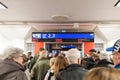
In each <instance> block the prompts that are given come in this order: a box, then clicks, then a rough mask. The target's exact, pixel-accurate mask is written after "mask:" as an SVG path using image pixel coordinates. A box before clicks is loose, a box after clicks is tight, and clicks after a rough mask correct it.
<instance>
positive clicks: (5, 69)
mask: <svg viewBox="0 0 120 80" xmlns="http://www.w3.org/2000/svg"><path fill="white" fill-rule="evenodd" d="M26 61H27V58H26V57H25V55H24V54H23V50H22V49H20V48H16V47H9V48H6V49H5V51H4V60H3V61H2V62H0V80H28V79H27V77H26V74H25V73H24V71H25V69H24V65H25V62H26Z"/></svg>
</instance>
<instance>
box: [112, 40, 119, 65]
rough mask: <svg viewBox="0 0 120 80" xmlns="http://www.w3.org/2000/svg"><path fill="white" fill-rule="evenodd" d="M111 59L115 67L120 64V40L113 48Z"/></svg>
mask: <svg viewBox="0 0 120 80" xmlns="http://www.w3.org/2000/svg"><path fill="white" fill-rule="evenodd" d="M111 58H112V61H113V63H114V65H117V64H120V39H119V40H117V41H116V42H115V44H114V46H113V47H112V54H111Z"/></svg>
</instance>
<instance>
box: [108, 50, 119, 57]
mask: <svg viewBox="0 0 120 80" xmlns="http://www.w3.org/2000/svg"><path fill="white" fill-rule="evenodd" d="M116 55H119V53H118V52H116V51H114V52H112V54H111V55H110V57H111V58H113V56H116Z"/></svg>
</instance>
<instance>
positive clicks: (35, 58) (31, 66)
mask: <svg viewBox="0 0 120 80" xmlns="http://www.w3.org/2000/svg"><path fill="white" fill-rule="evenodd" d="M38 57H39V55H35V57H33V58H32V59H31V61H30V63H29V66H27V67H28V68H29V72H31V70H32V68H33V66H34V64H35V63H36V61H37V59H38Z"/></svg>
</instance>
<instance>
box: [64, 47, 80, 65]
mask: <svg viewBox="0 0 120 80" xmlns="http://www.w3.org/2000/svg"><path fill="white" fill-rule="evenodd" d="M66 56H67V59H68V62H69V64H74V63H77V62H78V59H79V58H80V57H81V55H80V51H79V50H78V49H76V48H74V49H70V50H68V51H67V54H66Z"/></svg>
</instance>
